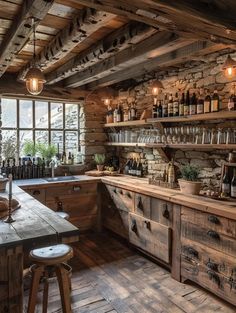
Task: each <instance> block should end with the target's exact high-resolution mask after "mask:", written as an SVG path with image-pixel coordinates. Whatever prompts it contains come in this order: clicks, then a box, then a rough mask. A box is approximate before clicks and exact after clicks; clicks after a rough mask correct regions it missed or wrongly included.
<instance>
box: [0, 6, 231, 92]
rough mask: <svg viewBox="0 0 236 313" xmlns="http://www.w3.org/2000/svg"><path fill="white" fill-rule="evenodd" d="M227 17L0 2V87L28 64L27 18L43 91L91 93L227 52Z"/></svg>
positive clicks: (170, 9)
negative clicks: (63, 89)
mask: <svg viewBox="0 0 236 313" xmlns="http://www.w3.org/2000/svg"><path fill="white" fill-rule="evenodd" d="M234 12H236V3H235V1H233V0H225V1H220V0H211V1H210V0H193V1H187V0H178V1H174V0H173V1H172V0H132V2H131V3H129V2H128V1H127V0H118V1H113V0H105V1H98V0H55V1H53V0H27V1H24V0H7V1H2V0H0V76H1V80H3V79H4V78H5V77H6V76H8V77H9V75H12V76H14V78H15V79H17V80H18V81H22V80H23V78H24V76H25V74H26V72H27V70H28V69H29V68H30V66H31V64H32V57H33V35H32V17H35V18H36V38H37V40H36V55H37V57H36V58H37V63H38V64H39V65H40V67H41V69H42V71H43V72H44V74H45V76H46V80H47V84H49V85H53V84H57V85H58V86H63V87H72V88H76V87H82V88H85V89H86V88H87V89H96V88H99V87H101V86H108V85H112V84H115V83H118V82H121V81H123V80H126V79H130V78H135V77H138V76H140V75H143V74H145V73H146V72H148V71H151V70H153V69H162V68H165V69H166V68H168V67H172V66H178V65H180V64H182V63H183V62H186V61H189V60H195V59H196V58H198V59H200V60H202V61H203V59H204V58H202V56H205V55H208V54H211V53H213V52H215V51H219V50H224V49H234V48H235V44H236V22H235V17H234ZM226 51H227V50H226ZM0 83H1V81H0Z"/></svg>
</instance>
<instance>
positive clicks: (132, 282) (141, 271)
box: [24, 233, 236, 313]
mask: <svg viewBox="0 0 236 313" xmlns="http://www.w3.org/2000/svg"><path fill="white" fill-rule="evenodd" d="M74 252H75V257H74V258H73V260H72V261H71V263H70V264H71V265H72V267H73V276H72V293H71V301H72V308H73V310H72V311H73V312H74V313H77V312H78V313H108V312H109V313H116V312H117V313H134V312H135V313H211V312H212V313H213V312H218V313H235V312H236V309H235V308H233V307H232V306H230V305H228V304H227V303H225V302H223V301H221V300H220V299H219V298H217V297H215V296H213V295H212V294H210V293H208V292H207V291H205V290H203V289H201V288H199V287H198V286H196V285H194V284H191V283H187V284H181V283H179V282H177V281H175V280H173V279H172V278H171V276H170V273H169V272H168V271H167V270H165V269H163V268H162V267H161V266H159V265H157V264H155V263H153V262H152V261H150V260H148V259H147V258H145V257H143V256H142V255H141V254H139V253H138V252H137V251H135V250H133V249H130V248H129V247H128V246H127V245H125V244H123V243H121V242H120V241H118V240H117V239H115V238H113V237H112V236H110V234H107V233H104V234H99V235H98V234H89V235H87V234H86V235H82V236H81V240H80V242H79V243H78V244H76V245H74ZM49 288H50V290H49V307H48V313H60V312H62V310H61V308H60V296H59V290H58V287H57V283H56V282H55V281H52V282H51V283H50V287H49ZM27 296H28V291H26V292H25V299H24V300H25V312H26V308H27V300H28V298H27ZM41 298H42V289H41V290H40V292H39V294H38V305H37V309H36V310H35V312H36V313H39V312H42V309H41V305H40V303H41V300H42V299H41Z"/></svg>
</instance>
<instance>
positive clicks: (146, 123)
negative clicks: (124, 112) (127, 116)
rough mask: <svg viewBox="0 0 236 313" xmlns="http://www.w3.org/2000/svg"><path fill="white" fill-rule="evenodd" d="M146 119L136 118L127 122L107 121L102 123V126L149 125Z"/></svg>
mask: <svg viewBox="0 0 236 313" xmlns="http://www.w3.org/2000/svg"><path fill="white" fill-rule="evenodd" d="M149 124H150V123H148V122H147V121H146V120H136V121H128V122H119V123H108V124H104V127H138V126H142V125H149Z"/></svg>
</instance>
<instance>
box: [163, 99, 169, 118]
mask: <svg viewBox="0 0 236 313" xmlns="http://www.w3.org/2000/svg"><path fill="white" fill-rule="evenodd" d="M162 117H168V98H167V94H165V97H164V101H163V106H162Z"/></svg>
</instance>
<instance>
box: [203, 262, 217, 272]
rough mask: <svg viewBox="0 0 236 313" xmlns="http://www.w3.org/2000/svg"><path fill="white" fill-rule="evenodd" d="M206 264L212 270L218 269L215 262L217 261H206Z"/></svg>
mask: <svg viewBox="0 0 236 313" xmlns="http://www.w3.org/2000/svg"><path fill="white" fill-rule="evenodd" d="M206 265H207V267H208V268H209V269H211V270H212V271H215V272H217V271H218V264H217V263H214V262H211V261H208V262H207V264H206Z"/></svg>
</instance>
